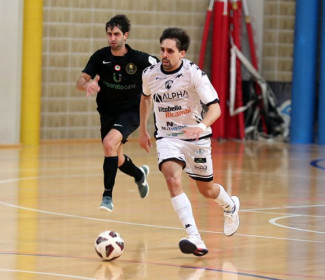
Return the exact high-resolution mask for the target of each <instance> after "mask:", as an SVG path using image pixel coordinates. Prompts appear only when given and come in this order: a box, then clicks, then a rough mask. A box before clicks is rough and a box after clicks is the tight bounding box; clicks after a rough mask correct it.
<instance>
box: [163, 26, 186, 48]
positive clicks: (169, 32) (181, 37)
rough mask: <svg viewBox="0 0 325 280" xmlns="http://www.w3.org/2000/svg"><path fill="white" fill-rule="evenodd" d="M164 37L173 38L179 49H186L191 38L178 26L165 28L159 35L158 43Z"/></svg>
mask: <svg viewBox="0 0 325 280" xmlns="http://www.w3.org/2000/svg"><path fill="white" fill-rule="evenodd" d="M165 39H174V40H175V41H176V47H177V49H178V50H179V51H187V49H188V47H189V46H190V42H191V38H190V36H189V35H188V34H187V33H186V31H185V30H183V29H181V28H178V27H169V28H166V29H165V30H164V31H163V33H162V34H161V36H160V44H161V42H162V41H163V40H165Z"/></svg>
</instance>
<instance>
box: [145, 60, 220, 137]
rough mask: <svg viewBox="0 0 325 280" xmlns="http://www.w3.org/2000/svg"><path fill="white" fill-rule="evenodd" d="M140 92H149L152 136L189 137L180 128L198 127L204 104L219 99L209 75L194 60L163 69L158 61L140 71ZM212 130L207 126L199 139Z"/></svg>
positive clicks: (204, 109) (204, 107)
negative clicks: (152, 119)
mask: <svg viewBox="0 0 325 280" xmlns="http://www.w3.org/2000/svg"><path fill="white" fill-rule="evenodd" d="M142 80H143V94H144V95H146V96H150V95H152V98H153V106H154V117H155V118H154V119H155V127H156V132H155V138H156V139H160V138H164V137H172V138H178V139H183V140H190V139H188V138H187V137H186V136H185V134H184V132H183V129H184V128H185V127H193V126H197V125H198V123H200V122H201V121H202V119H203V118H204V115H205V113H206V106H208V105H210V104H212V103H216V102H219V98H218V94H217V92H216V91H215V89H214V88H213V86H212V84H211V82H210V80H209V78H208V76H207V75H206V74H205V73H204V72H203V71H202V70H200V68H199V67H198V66H197V65H196V64H195V63H193V62H191V61H189V60H187V59H183V63H182V65H181V66H180V67H179V68H178V69H176V70H174V71H172V72H166V71H164V70H163V68H162V66H161V62H159V63H157V64H155V65H153V66H149V67H147V68H146V69H145V70H144V71H143V75H142ZM211 133H212V130H211V128H210V127H209V128H207V129H206V131H204V132H203V134H202V135H201V137H200V138H204V137H208V136H210V135H211Z"/></svg>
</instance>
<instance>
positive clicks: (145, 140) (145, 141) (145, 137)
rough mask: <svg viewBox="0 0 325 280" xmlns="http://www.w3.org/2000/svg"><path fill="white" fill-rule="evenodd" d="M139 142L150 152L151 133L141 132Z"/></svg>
mask: <svg viewBox="0 0 325 280" xmlns="http://www.w3.org/2000/svg"><path fill="white" fill-rule="evenodd" d="M139 144H140V146H141V148H142V149H145V150H146V151H147V153H149V151H150V148H151V141H150V135H149V133H148V132H147V131H146V132H140V134H139Z"/></svg>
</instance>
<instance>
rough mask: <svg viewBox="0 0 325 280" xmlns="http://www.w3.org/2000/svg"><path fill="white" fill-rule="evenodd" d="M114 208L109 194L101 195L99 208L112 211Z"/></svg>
mask: <svg viewBox="0 0 325 280" xmlns="http://www.w3.org/2000/svg"><path fill="white" fill-rule="evenodd" d="M113 208H114V204H113V200H112V198H111V197H110V196H103V199H102V203H101V204H100V206H99V209H102V210H106V211H108V212H112V211H113Z"/></svg>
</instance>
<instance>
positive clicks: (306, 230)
mask: <svg viewBox="0 0 325 280" xmlns="http://www.w3.org/2000/svg"><path fill="white" fill-rule="evenodd" d="M288 218H295V217H293V216H284V217H277V218H273V219H271V220H269V223H270V224H272V225H274V226H277V227H282V228H286V229H293V230H298V231H304V232H312V233H319V234H325V232H323V231H316V230H309V229H302V228H297V227H289V226H284V225H281V224H279V223H277V221H278V220H282V219H288Z"/></svg>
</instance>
